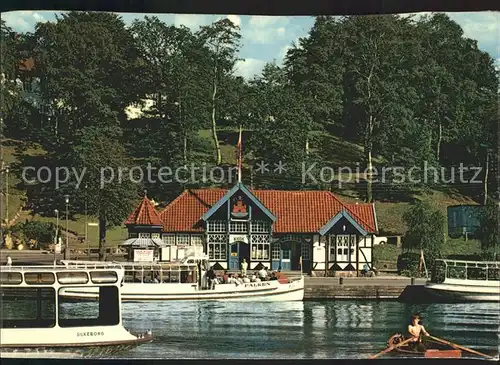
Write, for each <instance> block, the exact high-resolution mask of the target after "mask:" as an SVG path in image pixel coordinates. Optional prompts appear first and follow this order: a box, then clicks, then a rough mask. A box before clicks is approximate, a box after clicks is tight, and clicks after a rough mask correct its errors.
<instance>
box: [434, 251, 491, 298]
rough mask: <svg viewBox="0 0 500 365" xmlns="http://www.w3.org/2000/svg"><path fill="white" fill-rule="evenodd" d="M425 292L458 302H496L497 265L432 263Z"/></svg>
mask: <svg viewBox="0 0 500 365" xmlns="http://www.w3.org/2000/svg"><path fill="white" fill-rule="evenodd" d="M425 289H426V290H427V291H428V293H430V294H431V295H433V296H435V297H436V298H439V299H443V300H450V301H458V302H500V262H499V261H462V260H436V265H435V267H434V270H433V272H432V276H431V280H429V281H428V282H427V283H426V285H425Z"/></svg>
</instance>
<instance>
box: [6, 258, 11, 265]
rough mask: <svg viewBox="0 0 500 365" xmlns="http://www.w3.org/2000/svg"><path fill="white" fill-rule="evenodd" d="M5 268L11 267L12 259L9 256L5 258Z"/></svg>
mask: <svg viewBox="0 0 500 365" xmlns="http://www.w3.org/2000/svg"><path fill="white" fill-rule="evenodd" d="M6 265H7V266H12V258H11V257H10V256H7V264H6Z"/></svg>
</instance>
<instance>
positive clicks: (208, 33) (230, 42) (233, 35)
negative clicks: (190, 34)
mask: <svg viewBox="0 0 500 365" xmlns="http://www.w3.org/2000/svg"><path fill="white" fill-rule="evenodd" d="M239 30H240V28H239V27H238V26H237V25H235V24H234V23H233V22H231V21H230V20H229V19H221V20H218V21H216V22H215V23H212V24H211V25H208V26H203V27H201V29H200V31H199V32H198V33H197V36H198V37H199V38H200V39H201V40H202V41H203V42H204V44H205V47H206V48H207V49H208V51H209V56H208V57H207V58H205V59H204V61H205V62H206V66H207V71H208V72H207V76H208V77H210V80H209V85H210V86H211V96H210V114H211V129H212V138H213V140H214V145H215V152H216V163H217V164H220V163H221V162H222V155H221V151H220V145H219V139H218V137H217V120H218V109H219V107H220V106H221V105H222V104H223V101H222V100H221V97H220V91H219V86H220V84H221V83H222V82H224V81H223V80H224V79H225V78H226V77H230V76H231V75H232V72H233V67H234V65H235V63H236V61H237V52H238V49H239V47H240V43H239V42H240V38H241V35H240V33H239Z"/></svg>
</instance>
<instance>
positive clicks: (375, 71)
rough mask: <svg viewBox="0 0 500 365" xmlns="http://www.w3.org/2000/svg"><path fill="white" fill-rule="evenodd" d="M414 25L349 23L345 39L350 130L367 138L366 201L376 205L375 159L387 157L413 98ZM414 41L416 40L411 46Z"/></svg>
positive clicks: (361, 19) (369, 20) (379, 19)
mask: <svg viewBox="0 0 500 365" xmlns="http://www.w3.org/2000/svg"><path fill="white" fill-rule="evenodd" d="M408 23H409V21H408V20H407V19H404V18H399V17H397V16H393V15H383V16H356V17H354V16H353V17H346V18H345V19H344V20H343V22H342V24H343V32H344V34H343V36H342V38H341V42H342V47H343V51H344V54H345V65H346V72H345V75H344V98H345V99H344V100H345V102H344V103H345V104H344V105H345V106H344V121H343V123H344V125H350V126H351V128H352V129H353V130H355V131H357V132H358V136H359V137H361V141H362V144H363V150H364V162H365V167H366V171H367V174H366V175H367V176H366V196H365V199H366V201H368V202H370V201H372V199H373V193H372V169H373V155H374V152H375V151H376V150H377V149H378V151H377V152H379V153H380V152H384V150H383V149H384V147H385V146H386V145H387V143H386V142H387V141H388V140H389V135H390V132H391V131H393V130H394V129H395V128H397V126H398V125H399V124H400V123H401V121H402V120H404V119H406V117H407V114H408V111H407V110H406V109H407V103H405V102H403V101H404V100H405V99H406V98H408V97H409V95H411V94H412V92H413V88H412V85H411V84H410V83H409V82H408V77H407V76H408V72H409V69H408V67H407V64H408V63H410V64H411V63H412V61H413V60H412V59H411V57H408V53H410V54H411V52H408V48H407V47H406V46H407V44H406V43H405V42H404V40H405V37H404V36H405V35H407V34H408ZM410 41H411V40H410Z"/></svg>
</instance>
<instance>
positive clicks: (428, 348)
mask: <svg viewBox="0 0 500 365" xmlns="http://www.w3.org/2000/svg"><path fill="white" fill-rule="evenodd" d="M406 339H407V338H405V337H404V336H403V335H401V334H399V333H396V334H394V335H392V336H391V337H389V339H388V340H387V347H391V346H394V345H397V344H398V343H401V342H403V341H405V340H406ZM423 345H424V346H425V350H420V351H419V350H417V349H416V348H415V347H414V346H412V345H403V346H401V347H396V348H395V349H394V351H393V352H392V354H393V355H395V356H404V357H423V358H460V357H462V351H461V350H459V349H456V348H454V347H453V346H450V345H445V344H442V343H440V342H437V341H434V340H430V339H426V340H425V341H423Z"/></svg>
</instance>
